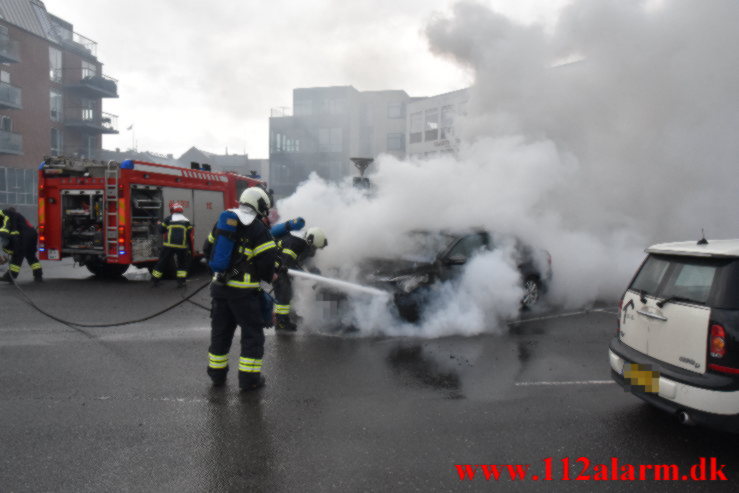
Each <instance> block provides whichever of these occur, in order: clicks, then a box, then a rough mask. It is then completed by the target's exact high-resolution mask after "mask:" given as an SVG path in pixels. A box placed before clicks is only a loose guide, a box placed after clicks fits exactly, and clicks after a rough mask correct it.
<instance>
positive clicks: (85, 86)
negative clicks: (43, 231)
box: [0, 0, 118, 215]
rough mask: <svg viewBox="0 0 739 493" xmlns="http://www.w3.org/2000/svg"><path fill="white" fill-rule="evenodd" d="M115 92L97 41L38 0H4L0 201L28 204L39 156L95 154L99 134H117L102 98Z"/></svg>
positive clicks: (0, 9)
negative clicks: (99, 54)
mask: <svg viewBox="0 0 739 493" xmlns="http://www.w3.org/2000/svg"><path fill="white" fill-rule="evenodd" d="M116 97H118V83H117V81H116V80H115V79H112V78H110V77H108V76H106V75H104V74H103V64H102V63H101V62H100V61H99V60H98V59H97V43H95V42H94V41H93V40H91V39H88V38H86V37H84V36H82V35H80V34H78V33H76V32H75V31H74V26H73V25H72V24H71V23H70V22H68V21H66V20H63V19H60V18H59V17H56V16H54V15H52V14H50V13H49V12H47V11H46V7H45V6H44V4H43V2H41V1H40V0H2V1H1V2H0V207H7V206H11V205H13V206H16V207H17V208H19V209H20V210H22V209H28V210H29V211H31V209H32V207H33V206H35V204H36V197H35V193H36V191H35V179H36V175H35V174H36V169H37V168H38V165H39V163H40V162H41V161H42V160H43V158H44V156H47V155H60V154H65V155H78V156H84V157H89V158H96V157H98V153H99V151H100V149H101V147H102V136H103V135H104V134H112V133H118V129H117V125H118V122H117V116H115V115H111V114H108V113H105V112H104V111H103V100H104V99H105V98H116ZM29 211H27V212H29ZM31 212H32V211H31ZM32 215H35V214H32Z"/></svg>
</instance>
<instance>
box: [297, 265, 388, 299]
mask: <svg viewBox="0 0 739 493" xmlns="http://www.w3.org/2000/svg"><path fill="white" fill-rule="evenodd" d="M287 272H288V273H289V274H290V275H291V276H293V277H302V278H304V279H310V280H312V281H317V282H322V283H324V284H329V285H331V286H334V287H337V288H339V289H342V290H345V291H359V292H362V293H367V294H371V295H374V296H382V297H384V298H389V297H390V293H388V292H387V291H383V290H381V289H377V288H371V287H369V286H362V285H361V284H355V283H353V282H348V281H342V280H340V279H331V278H330V277H323V276H319V275H317V274H311V273H308V272H304V271H301V270H294V269H288V271H287Z"/></svg>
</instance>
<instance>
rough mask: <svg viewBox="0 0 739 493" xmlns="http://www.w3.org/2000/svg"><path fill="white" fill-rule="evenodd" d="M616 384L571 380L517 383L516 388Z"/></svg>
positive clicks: (605, 381)
mask: <svg viewBox="0 0 739 493" xmlns="http://www.w3.org/2000/svg"><path fill="white" fill-rule="evenodd" d="M611 383H616V382H614V381H613V380H570V381H569V382H516V387H533V386H545V385H547V386H548V385H607V384H611Z"/></svg>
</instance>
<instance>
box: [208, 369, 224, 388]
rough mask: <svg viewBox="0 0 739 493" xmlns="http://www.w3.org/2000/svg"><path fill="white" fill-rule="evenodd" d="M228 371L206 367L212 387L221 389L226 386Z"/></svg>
mask: <svg viewBox="0 0 739 493" xmlns="http://www.w3.org/2000/svg"><path fill="white" fill-rule="evenodd" d="M227 374H228V370H226V369H223V368H210V367H208V376H209V377H210V380H211V381H212V382H213V387H223V386H224V385H226V375H227Z"/></svg>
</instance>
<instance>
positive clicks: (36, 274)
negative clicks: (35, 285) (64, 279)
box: [33, 269, 44, 282]
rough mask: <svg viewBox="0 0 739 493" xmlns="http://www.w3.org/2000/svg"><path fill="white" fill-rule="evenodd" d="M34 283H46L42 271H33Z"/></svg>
mask: <svg viewBox="0 0 739 493" xmlns="http://www.w3.org/2000/svg"><path fill="white" fill-rule="evenodd" d="M33 280H34V282H44V275H43V274H42V273H41V269H38V270H35V271H33Z"/></svg>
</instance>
